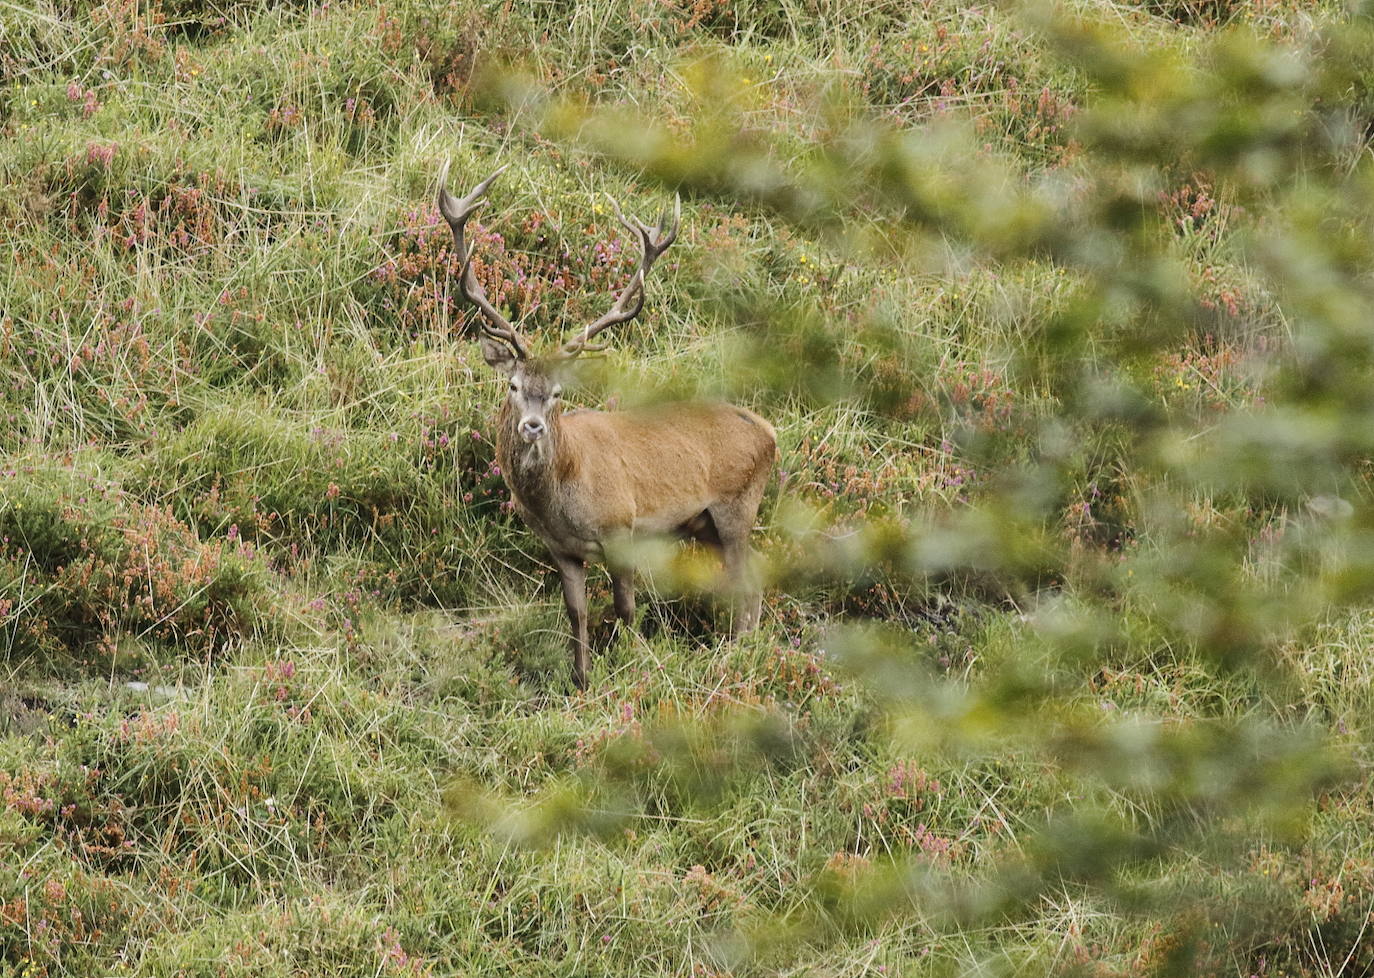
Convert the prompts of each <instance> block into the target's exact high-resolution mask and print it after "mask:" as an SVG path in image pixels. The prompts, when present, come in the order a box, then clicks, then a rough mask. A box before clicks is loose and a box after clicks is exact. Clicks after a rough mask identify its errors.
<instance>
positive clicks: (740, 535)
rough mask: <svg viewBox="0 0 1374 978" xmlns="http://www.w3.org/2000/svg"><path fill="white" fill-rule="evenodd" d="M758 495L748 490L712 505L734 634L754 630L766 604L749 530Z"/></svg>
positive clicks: (751, 527) (751, 526) (757, 508)
mask: <svg viewBox="0 0 1374 978" xmlns="http://www.w3.org/2000/svg"><path fill="white" fill-rule="evenodd" d="M759 495H761V493H760V494H754V493H752V492H751V493H746V494H744V495H742V496H739V497H737V498H735V499H732V500H729V501H727V502H721V503H717V504H715V505H713V506H711V507H710V508H709V512H710V514H711V521H712V522H713V523H714V524H715V528H716V533H717V534H718V535H719V538H720V550H721V555H722V557H723V558H724V561H725V575H726V577H727V578H729V588H730V598H731V604H732V606H733V610H734V614H733V616H732V618H731V622H730V634H731V635H732V636H738V635H743V634H744V633H745V632H749V631H752V630H753V629H754V626H756V625H757V624H758V623H759V613H760V610H761V608H762V604H763V590H762V588H761V587H760V586H759V581H758V575H757V573H756V572H755V569H754V566H753V553H752V551H751V550H750V549H749V533H750V531H752V530H753V528H754V517H755V516H757V515H758V511H759Z"/></svg>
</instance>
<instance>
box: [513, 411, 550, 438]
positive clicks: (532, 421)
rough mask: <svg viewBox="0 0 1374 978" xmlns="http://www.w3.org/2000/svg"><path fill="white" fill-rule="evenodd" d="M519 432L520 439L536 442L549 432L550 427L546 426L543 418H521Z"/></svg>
mask: <svg viewBox="0 0 1374 978" xmlns="http://www.w3.org/2000/svg"><path fill="white" fill-rule="evenodd" d="M519 430H520V437H521V438H523V439H525V441H527V442H536V441H538V440H539V439H541V438H543V437H544V435H545V433H546V432H547V431H548V430H549V426H548V425H547V424H545V422H544V419H543V418H533V417H531V418H521V419H520V428H519Z"/></svg>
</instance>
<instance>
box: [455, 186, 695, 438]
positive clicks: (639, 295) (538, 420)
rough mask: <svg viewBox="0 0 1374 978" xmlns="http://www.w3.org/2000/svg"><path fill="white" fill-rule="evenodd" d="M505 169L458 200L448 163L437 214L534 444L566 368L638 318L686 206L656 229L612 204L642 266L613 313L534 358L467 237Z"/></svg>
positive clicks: (487, 352) (487, 349)
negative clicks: (481, 275)
mask: <svg viewBox="0 0 1374 978" xmlns="http://www.w3.org/2000/svg"><path fill="white" fill-rule="evenodd" d="M503 170H505V167H504V166H503V167H501V168H500V169H498V170H497V171H496V172H495V173H493V174H492V175H491V176H489V177H487V178H486V179H485V180H483V181H482V182H481V183H479V184H477V186H475V187H474V188H473V189H472V191H471V192H470V193H468V195H467V196H466V197H463V198H461V199H455V198H454V197H453V195H452V194H450V193H449V192H448V190H447V188H446V186H445V185H446V183H447V178H448V163H447V162H445V163H444V166H443V169H442V170H440V172H439V213H441V214H442V215H443V216H444V220H446V221H447V222H448V225H449V227H450V228H451V229H452V231H453V244H454V250H455V254H456V255H457V256H458V263H459V265H460V266H461V268H462V272H461V273H460V275H459V278H458V288H459V291H460V292H461V293H462V294H463V297H464V298H465V299H467V300H468V301H469V302H471V303H472V304H473V305H474V306H476V307H477V310H478V312H479V313H480V314H481V327H482V337H481V344H482V356H483V358H484V359H485V360H486V361H487V363H488V364H490V365H491V366H492V367H494V368H495V369H496V370H497V371H499V372H500V373H501V374H502V375H503V376H505V377H506V378H507V380H508V381H509V384H510V389H509V392H508V394H507V399H508V402H509V404H510V407H511V409H512V411H513V412H514V416H515V417H516V418H517V419H518V422H517V430H518V432H519V434H520V437H521V438H522V439H524V440H525V441H526V442H529V443H534V442H537V441H539V440H540V439H541V438H543V437H544V436H545V435H546V434H548V432H549V430H550V429H551V427H552V423H553V419H554V418H556V417H557V411H556V406H557V404H558V398H559V396H560V394H561V393H562V389H563V388H562V382H563V377H564V375H565V372H566V370H567V368H568V365H569V364H571V363H572V361H573V360H575V359H576V358H577V357H579V356H580V355H581V354H583V353H586V352H597V351H601V350H604V349H606V347H605V345H599V344H592V343H591V340H592V339H593V338H594V337H595V336H597V335H598V334H599V333H601V332H602V331H603V330H606V329H609V328H610V327H612V326H617V325H619V324H620V323H625V322H629V321H630V320H631V319H634V318H635V317H636V316H638V315H639V313H640V311H641V310H642V309H643V308H644V283H645V279H646V277H647V276H648V274H649V269H650V268H652V267H653V264H654V262H655V261H657V260H658V257H659V256H660V255H662V254H663V252H665V251H667V250H668V248H669V246H671V245H672V243H673V242H674V241H675V240H676V239H677V232H678V227H679V224H680V221H681V216H682V201H681V200H680V199H678V200H676V202H675V203H674V207H673V216H672V223H671V225H670V224H669V223H668V214H667V212H666V211H664V212H663V213H661V214H660V215H659V219H658V223H657V224H656V225H655V226H653V227H650V226H649V225H647V224H645V223H644V222H643V221H641V220H639V219H638V218H627V217H626V216H625V215H624V214H623V213H621V210H620V205H619V204H616V202H615V201H614V200H612V201H611V203H612V205H613V206H614V207H615V213H616V217H617V218H618V219H619V221H620V223H621V224H622V225H624V227H625V228H626V229H627V230H628V231H630V232H631V233H632V234H635V235H637V236H638V238H639V242H640V247H641V255H640V260H639V266H638V267H637V268H636V269H635V271H634V273H633V274H632V275H631V276H630V281H629V283H628V284H627V285H626V286H625V288H624V289H622V290H621V292H620V295H619V296H618V297H617V298H616V300H615V304H614V305H612V306H611V309H610V311H609V312H607V313H606V314H605V315H604V316H602V317H601V318H600V319H597V320H596V321H595V322H592V323H589V324H587V325H586V326H584V327H583V328H582V329H580V330H578V331H577V332H576V334H575V335H574V336H573V338H572V339H569V340H568V341H567V342H565V343H564V344H563V345H562V346H561V347H559V348H558V349H557V350H556V351H554V352H553V353H551V354H548V355H545V356H541V357H532V356H530V344H529V342H528V341H527V340H526V339H525V337H524V336H522V335H521V334H520V331H519V330H518V329H516V328H515V326H513V325H512V324H511V323H510V322H509V321H508V320H507V319H506V318H505V317H504V316H502V315H501V313H500V312H499V311H498V310H497V309H496V307H495V306H494V305H493V304H492V303H491V301H490V300H489V299H488V298H487V293H486V290H485V289H483V288H482V283H481V282H479V281H478V280H477V275H476V274H475V273H474V272H473V269H472V253H471V251H470V250H469V248H468V247H467V244H466V241H465V239H464V235H463V230H464V228H465V226H466V225H467V221H468V218H469V217H471V216H472V215H473V214H475V213H476V212H477V211H478V210H480V209H481V208H483V207H485V206H486V204H487V201H486V199H485V197H486V192H487V188H488V187H490V186H491V184H492V181H494V180H495V179H496V178H497V177H498V176H500V175H501V172H502V171H503Z"/></svg>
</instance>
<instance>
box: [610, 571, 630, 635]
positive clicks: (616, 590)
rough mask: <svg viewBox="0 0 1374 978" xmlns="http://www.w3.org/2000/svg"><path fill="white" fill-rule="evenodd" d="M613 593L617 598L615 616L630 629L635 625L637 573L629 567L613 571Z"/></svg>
mask: <svg viewBox="0 0 1374 978" xmlns="http://www.w3.org/2000/svg"><path fill="white" fill-rule="evenodd" d="M611 592H612V593H613V594H614V596H615V616H616V617H617V618H619V619H620V620H621V622H623V623H624V624H625V626H626V627H627V628H628V627H629V626H631V625H633V624H634V623H635V572H634V570H633V569H631V568H629V567H623V568H617V569H614V570H612V571H611Z"/></svg>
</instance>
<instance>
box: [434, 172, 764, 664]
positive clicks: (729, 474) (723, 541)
mask: <svg viewBox="0 0 1374 978" xmlns="http://www.w3.org/2000/svg"><path fill="white" fill-rule="evenodd" d="M504 169H505V167H502V168H501V169H499V170H497V171H496V172H495V173H493V174H492V175H491V176H489V177H487V178H486V179H485V180H483V181H482V182H481V183H479V184H477V186H476V187H474V188H473V190H472V192H471V193H469V194H468V195H467V196H466V197H464V198H462V199H461V200H456V199H454V197H453V196H452V195H451V194H450V193H449V192H448V190H447V189H445V184H446V177H447V175H448V165H447V164H445V165H444V168H443V170H442V171H441V173H440V175H439V211H440V213H442V214H443V215H444V219H445V220H446V221H448V224H449V227H450V228H452V230H453V244H454V249H455V252H456V254H457V257H458V262H459V265H460V267H461V269H462V271H461V273H460V277H459V280H458V281H459V290H460V291H461V292H462V294H463V296H464V297H465V298H466V299H467V300H468V301H469V302H471V303H472V304H473V305H474V306H476V307H477V309H478V311H479V312H480V313H481V327H482V337H481V343H482V355H483V356H484V357H485V358H486V361H487V363H489V364H490V365H491V366H493V367H495V368H496V369H497V370H498V371H499V372H500V373H501V374H503V375H504V376H505V377H506V378H507V380H508V381H509V384H510V390H509V392H508V393H507V395H506V399H505V401H504V402H503V403H502V405H501V413H500V417H499V419H498V422H497V424H498V428H497V433H496V458H497V461H498V463H499V464H500V466H501V473H502V475H503V476H504V477H505V480H506V485H507V486H508V487H509V488H510V492H511V497H512V499H514V501H515V504H516V506H517V507H518V508H519V510H520V515H521V516H522V517H523V518H524V520H525V523H526V524H527V525H528V526H529V527H530V528H531V529H532V530H534V532H535V533H536V534H538V535H539V537H540V538H542V539H543V541H544V543H545V544H547V545H548V548H549V554H550V556H551V557H552V558H553V561H554V564H555V565H556V566H557V567H558V574H559V576H560V577H561V578H562V582H563V601H564V603H565V604H566V605H567V609H568V618H569V620H570V621H571V623H572V655H573V670H572V677H573V683H574V684H575V685H576V686H577V687H578V688H579V689H585V688H586V685H587V670H588V667H589V665H590V654H589V649H588V645H587V567H586V562H587V561H589V560H600V561H605V562H607V563H608V567H609V570H610V574H611V583H612V588H613V591H614V595H615V599H614V603H615V613H616V617H617V618H619V619H620V621H622V622H624V623H625V624H627V625H629V624H632V623H633V622H634V610H635V598H634V569H633V567H631V566H629V565H628V564H627V563H625V562H624V557H623V556H622V555H623V550H624V548H623V547H617V546H616V545H617V543H621V542H623V541H624V540H626V539H628V538H629V537H630V536H631V535H632V534H639V533H651V534H677V535H679V536H682V537H689V538H694V539H696V540H700V541H702V542H703V543H705V544H707V545H709V546H711V547H712V548H714V549H716V550H718V551H719V553H720V554H721V556H722V557H723V559H724V563H725V569H726V572H727V574H728V576H729V578H730V583H729V586H730V590H731V593H732V596H733V599H734V617H733V622H732V625H733V634H739V633H741V632H745V631H748V630H749V629H751V628H753V627H754V626H755V625H756V624H757V623H758V618H759V605H760V599H761V593H760V590H759V587H758V584H757V582H756V581H755V579H754V576H753V572H752V570H751V567H750V560H751V558H750V551H749V533H750V530H751V529H752V528H753V525H754V518H755V517H756V516H757V515H758V509H759V500H760V499H762V498H763V490H764V485H765V484H766V483H767V481H768V475H769V473H770V471H771V470H772V468H773V461H774V458H775V456H776V452H777V449H776V438H775V436H774V433H773V428H772V426H771V425H769V424H768V422H767V421H765V420H763V418H760V417H759V416H758V415H757V414H754V413H753V412H752V411H747V410H745V409H744V408H739V407H734V406H733V405H729V404H719V403H702V402H688V403H678V404H663V405H659V406H655V407H649V408H643V409H639V410H632V411H575V412H570V413H568V414H564V413H563V410H562V403H561V401H560V400H559V395H560V394H561V392H562V386H561V385H562V381H563V380H564V378H565V376H566V374H567V370H568V367H569V365H570V364H571V363H572V361H573V360H574V359H576V358H577V356H578V355H579V354H581V353H584V352H586V351H589V350H602V349H605V347H604V346H593V345H590V344H591V340H592V338H593V337H595V336H596V335H597V334H599V333H600V332H602V331H603V330H605V329H608V328H609V327H611V326H617V325H619V324H621V323H625V322H628V321H629V320H631V319H633V318H634V317H635V316H637V315H639V312H640V310H641V309H643V308H644V288H645V278H646V276H647V275H648V274H649V269H650V268H652V267H653V264H654V261H655V260H656V259H657V258H658V257H659V256H660V255H662V254H663V252H664V251H666V250H667V248H668V246H669V245H671V244H672V243H673V241H674V239H675V238H676V237H677V231H678V223H679V219H680V215H681V206H680V204H679V205H678V207H677V208H676V209H675V211H674V214H673V218H672V225H671V227H669V226H668V216H667V214H666V213H664V214H662V215H660V217H659V221H658V226H657V227H652V228H651V227H649V226H648V225H646V224H644V223H643V222H642V221H639V220H637V219H636V220H633V221H632V220H629V219H626V218H625V217H624V215H623V214H619V208H617V214H618V215H619V217H620V221H621V223H622V224H623V225H624V226H625V227H626V229H628V230H629V231H630V232H631V233H632V234H635V235H637V236H638V237H639V241H640V245H641V247H642V248H643V254H642V256H641V258H640V261H639V267H638V268H636V269H635V272H634V274H633V275H632V276H631V278H630V281H629V283H628V284H627V285H626V286H625V288H624V289H623V290H622V291H621V293H620V296H619V297H618V298H617V299H616V301H615V304H614V305H613V306H612V307H611V310H610V312H608V313H606V315H604V316H602V317H601V318H600V319H598V320H596V322H594V323H591V324H590V325H588V326H586V327H585V328H583V329H581V330H579V331H578V332H577V333H575V334H574V335H573V337H572V338H571V339H570V340H568V342H566V343H564V344H563V346H562V347H560V348H559V349H558V350H557V351H556V352H554V353H552V354H550V355H546V356H531V355H530V345H529V342H528V341H527V340H526V339H525V337H523V336H522V335H521V334H520V332H519V331H518V330H517V329H516V328H515V327H514V326H513V325H511V323H510V322H509V321H507V320H506V319H505V318H504V317H503V316H502V315H501V313H500V312H498V311H497V309H496V307H495V306H494V305H493V304H492V302H491V301H490V300H489V299H488V298H487V294H486V291H485V290H484V289H483V288H482V285H481V283H480V282H478V280H477V276H476V274H474V272H473V268H472V255H471V253H470V252H469V251H468V246H467V244H466V242H465V241H464V239H463V228H464V226H465V225H466V224H467V221H468V218H470V217H471V216H472V215H473V214H474V213H475V212H476V211H477V210H479V209H480V208H481V207H483V206H485V204H486V203H487V202H486V201H485V200H484V199H483V197H484V195H485V194H486V191H487V188H488V187H489V186H491V183H492V181H493V180H495V179H496V177H497V176H499V175H500V173H501V170H504ZM618 557H619V559H617V558H618Z"/></svg>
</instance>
